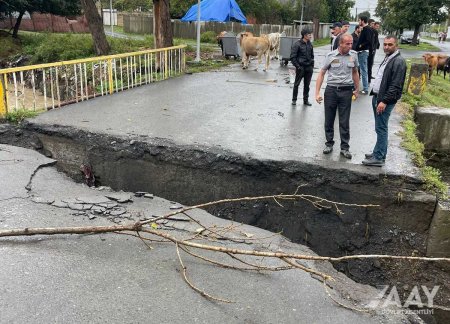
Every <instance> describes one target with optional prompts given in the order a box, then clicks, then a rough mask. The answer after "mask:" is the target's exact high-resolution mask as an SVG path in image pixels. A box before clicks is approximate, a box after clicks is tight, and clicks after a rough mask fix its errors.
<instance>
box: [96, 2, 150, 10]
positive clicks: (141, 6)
mask: <svg viewBox="0 0 450 324" xmlns="http://www.w3.org/2000/svg"><path fill="white" fill-rule="evenodd" d="M101 2H102V7H103V8H109V5H110V1H109V0H101ZM112 6H113V9H117V10H120V11H128V12H133V11H149V10H151V9H152V1H151V0H113V1H112Z"/></svg>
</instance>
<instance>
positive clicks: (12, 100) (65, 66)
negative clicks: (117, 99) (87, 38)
mask: <svg viewBox="0 0 450 324" xmlns="http://www.w3.org/2000/svg"><path fill="white" fill-rule="evenodd" d="M185 47H186V46H185V45H179V46H173V47H168V48H160V49H155V50H144V51H139V52H132V53H123V54H117V55H108V56H99V57H92V58H86V59H79V60H71V61H63V62H55V63H48V64H39V65H30V66H22V67H15V68H7V69H1V70H0V116H2V115H5V114H6V113H7V112H13V111H16V110H22V109H26V110H43V109H44V110H47V109H54V108H60V107H61V106H63V105H67V104H70V103H75V102H80V101H85V100H89V99H91V98H95V97H98V96H105V95H111V94H113V93H115V92H119V91H123V90H126V89H130V88H134V87H137V86H140V85H143V84H148V83H151V82H156V81H161V80H166V79H168V78H170V77H173V76H177V75H180V74H182V73H183V72H184V71H185V68H186V62H185Z"/></svg>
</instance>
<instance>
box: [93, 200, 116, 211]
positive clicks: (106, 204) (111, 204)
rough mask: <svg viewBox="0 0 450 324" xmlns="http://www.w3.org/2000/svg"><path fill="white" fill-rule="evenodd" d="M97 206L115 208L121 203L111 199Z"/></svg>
mask: <svg viewBox="0 0 450 324" xmlns="http://www.w3.org/2000/svg"><path fill="white" fill-rule="evenodd" d="M97 206H100V207H105V208H107V209H109V208H114V207H116V206H119V204H118V203H117V202H115V201H110V202H108V203H101V204H97Z"/></svg>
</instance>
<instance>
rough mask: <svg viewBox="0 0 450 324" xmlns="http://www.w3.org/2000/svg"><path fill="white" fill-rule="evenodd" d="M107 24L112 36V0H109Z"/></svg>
mask: <svg viewBox="0 0 450 324" xmlns="http://www.w3.org/2000/svg"><path fill="white" fill-rule="evenodd" d="M109 24H110V25H111V36H112V37H114V27H113V9H112V0H109Z"/></svg>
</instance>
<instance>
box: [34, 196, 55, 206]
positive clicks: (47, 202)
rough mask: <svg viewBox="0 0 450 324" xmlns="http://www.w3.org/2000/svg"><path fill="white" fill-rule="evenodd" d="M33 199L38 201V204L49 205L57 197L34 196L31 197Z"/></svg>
mask: <svg viewBox="0 0 450 324" xmlns="http://www.w3.org/2000/svg"><path fill="white" fill-rule="evenodd" d="M31 201H33V202H35V203H38V204H47V205H51V204H53V203H54V202H55V199H45V198H42V197H33V198H31Z"/></svg>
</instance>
